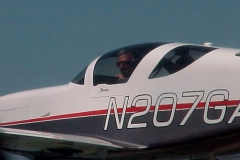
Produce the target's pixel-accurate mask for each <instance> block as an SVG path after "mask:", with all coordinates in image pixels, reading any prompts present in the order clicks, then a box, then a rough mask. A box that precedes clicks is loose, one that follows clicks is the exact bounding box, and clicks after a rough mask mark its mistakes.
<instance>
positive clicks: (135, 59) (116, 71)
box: [93, 43, 166, 86]
mask: <svg viewBox="0 0 240 160" xmlns="http://www.w3.org/2000/svg"><path fill="white" fill-rule="evenodd" d="M163 44H166V43H145V44H139V45H132V46H127V47H123V48H120V49H117V50H114V51H112V52H109V53H107V54H105V55H103V56H102V57H101V58H100V59H99V60H98V61H97V63H96V65H95V68H94V72H93V84H94V86H96V85H98V84H109V85H111V84H119V83H126V82H127V81H128V79H129V78H130V76H131V74H132V73H133V71H134V69H135V68H136V67H137V65H138V63H139V62H140V61H141V60H142V59H143V58H144V56H145V55H146V54H147V53H149V52H150V51H152V50H153V49H155V48H156V47H158V46H160V45H163Z"/></svg>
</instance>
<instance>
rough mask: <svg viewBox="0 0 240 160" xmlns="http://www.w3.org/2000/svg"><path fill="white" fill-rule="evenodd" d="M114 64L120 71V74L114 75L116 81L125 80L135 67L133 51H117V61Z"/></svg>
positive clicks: (122, 81) (121, 81)
mask: <svg viewBox="0 0 240 160" xmlns="http://www.w3.org/2000/svg"><path fill="white" fill-rule="evenodd" d="M116 65H117V67H118V68H119V70H120V72H121V73H120V74H118V75H116V78H117V83H125V82H127V81H128V79H129V77H130V76H131V74H132V72H133V70H134V68H135V67H134V66H135V65H134V55H133V52H132V51H126V50H121V51H120V52H119V53H118V61H117V63H116Z"/></svg>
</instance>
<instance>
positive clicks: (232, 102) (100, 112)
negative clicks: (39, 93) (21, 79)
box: [0, 100, 240, 126]
mask: <svg viewBox="0 0 240 160" xmlns="http://www.w3.org/2000/svg"><path fill="white" fill-rule="evenodd" d="M239 103H240V100H225V101H216V102H210V103H209V107H210V108H213V107H214V106H219V105H226V106H227V107H230V106H237V105H238V104H239ZM192 105H193V103H182V104H177V106H176V109H178V110H180V109H190V108H191V107H192ZM204 106H205V102H200V103H199V104H198V105H197V108H199V109H201V108H204ZM145 109H146V106H137V107H130V108H127V110H126V112H127V113H132V112H141V111H144V110H145ZM171 109H172V104H164V105H160V106H159V108H158V110H161V111H164V110H171ZM154 110H155V106H151V107H150V111H154ZM122 111H123V109H122V108H118V109H117V112H118V113H120V114H121V113H122ZM111 113H112V114H113V113H114V111H113V109H112V110H111ZM106 114H107V109H104V110H96V111H87V112H79V113H70V114H63V115H56V116H49V117H40V118H33V119H27V120H21V121H15V122H6V123H1V124H0V126H8V125H17V124H25V123H36V122H43V121H54V120H60V119H71V118H77V117H87V116H97V115H106Z"/></svg>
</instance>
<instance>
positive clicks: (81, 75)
mask: <svg viewBox="0 0 240 160" xmlns="http://www.w3.org/2000/svg"><path fill="white" fill-rule="evenodd" d="M86 70H87V67H85V68H84V69H83V70H82V71H81V72H80V73H79V74H78V75H77V76H76V77H75V78H74V79H73V80H72V83H76V84H80V85H84V78H85V73H86Z"/></svg>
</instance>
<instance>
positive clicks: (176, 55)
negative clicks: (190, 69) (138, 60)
mask: <svg viewBox="0 0 240 160" xmlns="http://www.w3.org/2000/svg"><path fill="white" fill-rule="evenodd" d="M214 49H216V48H212V47H201V46H181V47H178V48H175V49H173V50H171V51H170V52H168V53H167V54H166V55H165V56H164V57H163V58H162V59H161V60H160V62H159V63H158V64H157V66H156V67H155V68H154V69H153V71H152V73H151V74H150V76H149V79H152V78H159V77H164V76H167V75H170V74H173V73H175V72H178V71H180V70H182V69H183V68H185V67H187V66H188V65H190V64H191V63H193V62H194V61H196V60H197V59H199V58H200V57H202V56H204V55H205V54H206V53H208V52H210V51H212V50H214Z"/></svg>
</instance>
